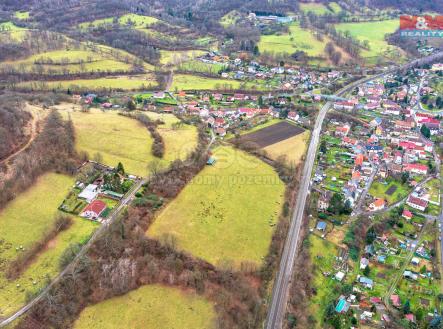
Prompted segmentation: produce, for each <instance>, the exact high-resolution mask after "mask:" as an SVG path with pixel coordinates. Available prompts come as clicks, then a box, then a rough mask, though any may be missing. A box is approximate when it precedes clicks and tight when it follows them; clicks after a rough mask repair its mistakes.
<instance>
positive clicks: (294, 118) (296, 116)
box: [288, 111, 300, 121]
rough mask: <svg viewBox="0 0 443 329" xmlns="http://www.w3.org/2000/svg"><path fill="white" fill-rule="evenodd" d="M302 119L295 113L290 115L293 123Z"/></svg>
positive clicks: (289, 117)
mask: <svg viewBox="0 0 443 329" xmlns="http://www.w3.org/2000/svg"><path fill="white" fill-rule="evenodd" d="M299 118H300V116H299V115H298V114H297V112H295V111H291V112H289V113H288V119H289V120H292V121H297V120H298V119H299Z"/></svg>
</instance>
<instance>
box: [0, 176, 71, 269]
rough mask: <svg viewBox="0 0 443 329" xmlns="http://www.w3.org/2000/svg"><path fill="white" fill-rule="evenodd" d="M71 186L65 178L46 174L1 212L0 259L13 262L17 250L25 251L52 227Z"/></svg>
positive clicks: (67, 178)
mask: <svg viewBox="0 0 443 329" xmlns="http://www.w3.org/2000/svg"><path fill="white" fill-rule="evenodd" d="M72 183H73V181H72V178H70V177H68V176H63V175H55V174H50V175H46V176H44V177H42V178H41V179H39V180H38V182H37V183H36V184H35V185H34V186H33V187H32V188H31V189H29V190H27V191H26V192H24V193H22V194H21V195H20V196H19V197H18V198H16V199H15V200H14V201H12V202H11V203H10V204H9V205H8V206H7V207H6V209H4V210H3V211H1V212H0V237H1V239H4V242H3V244H2V245H1V247H0V250H1V258H2V259H6V260H11V259H14V258H15V257H16V256H17V251H16V250H15V248H16V247H19V246H23V247H24V248H28V247H29V246H30V245H32V244H33V243H34V242H36V241H39V240H40V238H41V237H42V236H43V234H44V233H45V232H46V231H47V230H48V229H49V228H51V227H52V223H53V219H54V218H53V217H54V215H55V214H56V213H57V207H58V206H59V204H60V203H61V202H62V201H63V198H64V197H65V194H66V193H67V191H68V189H69V186H70V185H71V184H72ZM48 196H50V197H49V198H48ZM6 246H9V248H7V247H6Z"/></svg>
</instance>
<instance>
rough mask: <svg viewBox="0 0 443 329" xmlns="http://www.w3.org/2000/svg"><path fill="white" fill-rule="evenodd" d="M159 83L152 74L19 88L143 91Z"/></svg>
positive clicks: (36, 83) (33, 83)
mask: <svg viewBox="0 0 443 329" xmlns="http://www.w3.org/2000/svg"><path fill="white" fill-rule="evenodd" d="M157 85H158V84H157V81H155V79H154V77H153V76H152V75H150V74H145V75H137V76H114V77H108V78H99V79H78V80H59V81H48V82H44V81H27V82H22V83H18V84H17V87H19V88H23V89H26V90H53V89H56V90H63V91H65V90H67V89H70V90H71V91H77V90H78V91H80V90H85V89H87V90H100V89H112V90H143V89H146V88H154V87H156V86H157Z"/></svg>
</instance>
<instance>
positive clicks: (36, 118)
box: [0, 103, 47, 178]
mask: <svg viewBox="0 0 443 329" xmlns="http://www.w3.org/2000/svg"><path fill="white" fill-rule="evenodd" d="M25 109H26V110H27V111H28V112H29V113H31V115H32V119H31V121H30V122H29V123H28V124H27V126H26V127H25V129H26V130H27V135H28V140H27V142H26V143H25V144H23V145H22V146H21V147H20V148H19V149H18V150H16V151H15V152H14V153H12V154H11V155H9V156H8V157H6V158H5V159H3V160H1V161H0V165H5V166H6V170H5V177H6V178H7V176H9V175H8V173H10V172H11V170H10V168H9V164H10V162H11V160H12V159H13V158H15V157H16V156H17V155H19V154H20V153H21V152H23V151H24V150H26V149H27V148H28V147H29V146H30V145H31V144H32V142H33V141H34V140H35V138H36V137H37V136H38V134H39V133H40V130H41V123H42V121H43V120H44V119H45V118H46V115H47V112H46V111H44V110H43V108H41V107H39V106H35V105H31V104H28V103H26V106H25Z"/></svg>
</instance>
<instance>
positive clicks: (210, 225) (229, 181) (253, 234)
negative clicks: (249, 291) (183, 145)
mask: <svg viewBox="0 0 443 329" xmlns="http://www.w3.org/2000/svg"><path fill="white" fill-rule="evenodd" d="M213 156H214V158H215V159H216V162H215V164H214V165H212V166H207V167H206V168H204V169H203V170H202V171H201V172H200V173H199V174H198V175H197V176H196V177H195V179H194V180H193V181H192V182H191V183H190V184H188V185H187V186H186V187H185V188H184V189H183V191H182V192H181V193H180V194H179V195H178V197H177V198H176V199H175V200H173V201H172V202H171V203H169V205H168V206H166V208H164V209H163V211H162V212H161V213H160V214H159V215H158V217H157V219H156V220H155V222H154V224H153V225H152V226H151V227H150V229H149V230H148V232H147V234H148V235H149V236H151V237H155V238H160V239H162V238H163V237H164V236H165V235H172V236H173V237H175V238H176V241H177V245H178V248H180V249H183V250H185V251H188V252H190V253H191V254H192V255H194V256H196V257H199V258H203V259H205V260H207V261H209V262H211V263H212V264H224V263H229V264H232V265H233V266H234V267H236V268H239V267H240V265H241V263H242V262H248V263H253V264H256V265H260V264H261V263H262V260H263V258H264V257H265V256H266V254H267V252H268V248H269V245H270V242H271V237H272V233H273V231H274V225H275V224H276V222H277V220H278V218H279V214H280V210H281V207H282V202H283V195H284V191H285V186H284V184H283V182H282V181H281V180H280V178H279V177H278V175H277V173H276V172H275V171H274V169H273V168H272V167H270V166H269V165H267V164H266V163H264V162H262V161H261V160H259V159H257V158H255V157H253V156H251V155H249V154H247V153H244V152H242V151H239V150H236V149H233V148H231V147H227V146H223V147H218V148H217V149H215V150H214V155H213Z"/></svg>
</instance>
